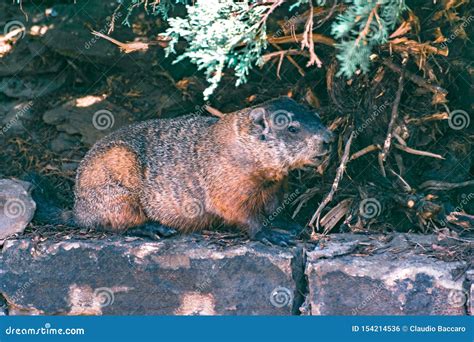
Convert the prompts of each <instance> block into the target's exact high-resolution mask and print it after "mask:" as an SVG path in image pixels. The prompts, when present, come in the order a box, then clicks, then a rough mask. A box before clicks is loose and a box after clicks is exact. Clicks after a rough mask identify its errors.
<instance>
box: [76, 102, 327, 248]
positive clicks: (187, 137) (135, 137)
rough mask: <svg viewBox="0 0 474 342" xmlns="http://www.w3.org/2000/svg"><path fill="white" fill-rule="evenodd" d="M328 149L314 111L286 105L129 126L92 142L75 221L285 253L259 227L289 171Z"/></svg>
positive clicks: (80, 176)
mask: <svg viewBox="0 0 474 342" xmlns="http://www.w3.org/2000/svg"><path fill="white" fill-rule="evenodd" d="M332 140H333V135H332V133H331V132H330V131H329V130H328V129H327V128H326V127H325V126H324V125H323V124H322V123H321V120H320V118H319V116H318V115H317V114H316V113H315V112H314V111H313V110H310V109H308V108H306V107H304V106H302V105H300V104H298V103H296V102H295V101H294V100H292V99H290V98H287V97H281V98H278V99H275V100H271V101H269V102H266V103H263V104H261V105H259V106H257V107H252V108H245V109H242V110H239V111H236V112H233V113H229V114H225V115H224V116H223V117H222V118H217V117H205V116H198V115H187V116H182V117H178V118H173V119H154V120H149V121H144V122H141V123H137V124H133V125H131V126H128V127H124V128H122V129H120V130H118V131H116V132H113V133H112V134H110V135H108V136H106V137H105V138H103V139H102V140H100V141H98V142H97V143H96V144H95V145H94V146H93V147H92V149H91V150H90V151H89V152H88V153H87V155H86V156H85V158H84V159H83V160H82V162H81V164H80V166H79V168H78V171H77V177H76V187H75V205H74V210H73V215H74V220H75V222H76V224H78V225H79V226H82V227H95V228H98V227H100V228H105V229H109V230H113V231H125V230H129V229H131V228H134V227H146V228H147V229H150V227H152V228H151V229H153V227H155V228H156V227H160V226H161V227H162V226H164V227H171V228H174V229H177V230H178V231H182V232H191V231H197V230H201V229H203V228H206V227H211V226H213V225H215V224H225V225H229V226H236V227H239V228H241V229H243V230H245V231H246V232H247V233H248V234H249V236H250V238H252V239H262V240H265V241H269V242H271V243H277V244H281V243H283V244H285V243H286V242H285V241H286V240H285V239H282V235H281V234H280V233H281V232H280V233H275V230H273V232H272V229H267V228H265V229H262V227H263V222H264V220H265V218H266V217H267V216H268V215H269V214H271V213H272V212H274V211H275V210H276V209H277V208H278V207H279V205H280V203H281V201H282V199H283V189H282V187H283V184H284V182H285V180H286V179H287V177H288V173H289V171H291V170H293V169H296V168H301V167H303V166H307V165H317V164H318V163H319V162H320V159H321V157H322V156H324V155H326V154H327V153H328V152H329V144H330V143H331V142H332ZM149 222H155V223H153V224H151V225H150V224H149ZM156 229H157V232H160V231H162V230H160V229H158V228H156Z"/></svg>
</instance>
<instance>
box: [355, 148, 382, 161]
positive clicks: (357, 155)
mask: <svg viewBox="0 0 474 342" xmlns="http://www.w3.org/2000/svg"><path fill="white" fill-rule="evenodd" d="M380 149H381V147H380V145H377V144H372V145H369V146H366V147H364V148H363V149H362V150H360V151H357V152H355V153H353V154H352V155H351V158H350V160H355V159H357V158H360V157H362V156H363V155H365V154H367V153H370V152H372V151H377V150H380Z"/></svg>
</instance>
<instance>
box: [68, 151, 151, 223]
mask: <svg viewBox="0 0 474 342" xmlns="http://www.w3.org/2000/svg"><path fill="white" fill-rule="evenodd" d="M141 187H142V181H141V170H140V165H139V163H138V159H137V158H136V155H135V154H134V153H133V152H132V151H130V150H129V149H128V148H127V147H125V146H115V147H111V148H109V149H107V150H105V151H96V153H94V154H93V155H91V156H90V157H88V158H86V159H85V160H84V162H83V164H82V165H81V167H80V170H79V171H78V176H77V182H76V201H75V205H74V218H75V221H76V223H77V224H78V225H80V226H84V227H95V228H105V229H110V230H114V231H124V230H126V229H128V228H131V227H135V226H139V225H141V224H143V223H145V222H146V221H147V217H146V215H145V213H144V211H143V210H142V207H141V204H140V198H139V193H140V190H141Z"/></svg>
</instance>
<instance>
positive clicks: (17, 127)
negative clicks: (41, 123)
mask: <svg viewBox="0 0 474 342" xmlns="http://www.w3.org/2000/svg"><path fill="white" fill-rule="evenodd" d="M32 108H33V101H26V102H19V103H16V104H15V105H13V106H12V108H11V109H10V110H9V111H8V112H7V114H6V115H5V117H4V118H3V119H2V124H3V126H2V129H1V133H3V134H6V133H7V132H10V134H16V133H19V132H21V131H23V130H24V124H25V122H26V121H28V120H31V119H33V111H32Z"/></svg>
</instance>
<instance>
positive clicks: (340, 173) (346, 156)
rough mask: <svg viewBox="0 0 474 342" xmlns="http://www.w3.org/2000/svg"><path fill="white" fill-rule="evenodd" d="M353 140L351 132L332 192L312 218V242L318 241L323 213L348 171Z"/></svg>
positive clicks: (310, 222)
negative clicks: (317, 232)
mask: <svg viewBox="0 0 474 342" xmlns="http://www.w3.org/2000/svg"><path fill="white" fill-rule="evenodd" d="M353 138H354V132H351V135H350V136H349V139H348V140H347V142H346V146H345V147H344V154H343V155H342V158H341V163H340V164H339V167H338V168H337V172H336V177H335V178H334V182H333V184H332V187H331V191H329V193H328V194H327V196H326V198H325V199H324V200H323V201H322V202H321V204H320V205H319V207H318V209H317V210H316V212H315V213H314V215H313V217H312V218H311V221H309V224H308V225H309V226H310V227H311V228H312V232H311V239H312V240H314V239H316V237H317V234H316V232H315V228H316V229H317V230H318V231H319V219H320V217H321V213H322V211H323V210H324V208H325V207H326V205H328V203H329V202H331V201H332V199H333V197H334V194H335V193H336V190H337V188H338V186H339V182H340V181H341V179H342V176H343V175H344V170H345V169H346V164H347V161H348V160H349V153H350V151H351V144H352V139H353ZM315 223H316V225H315Z"/></svg>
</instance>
